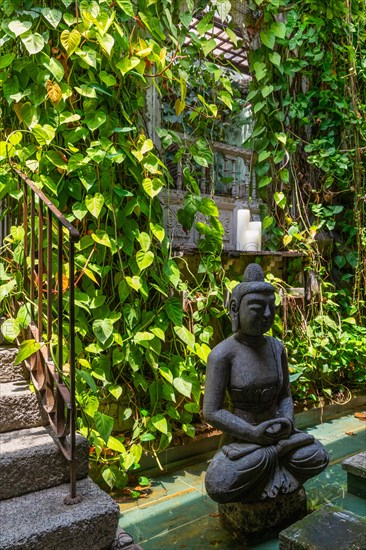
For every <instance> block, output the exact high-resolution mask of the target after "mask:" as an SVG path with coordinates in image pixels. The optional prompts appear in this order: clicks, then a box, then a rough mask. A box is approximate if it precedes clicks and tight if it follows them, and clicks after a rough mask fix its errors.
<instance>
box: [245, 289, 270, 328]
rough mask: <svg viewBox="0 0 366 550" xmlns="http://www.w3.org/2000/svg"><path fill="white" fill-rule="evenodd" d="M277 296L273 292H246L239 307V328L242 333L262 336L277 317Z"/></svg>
mask: <svg viewBox="0 0 366 550" xmlns="http://www.w3.org/2000/svg"><path fill="white" fill-rule="evenodd" d="M275 310H276V307H275V296H274V293H273V292H250V293H248V294H245V295H244V296H243V297H242V299H241V301H240V304H239V309H238V313H237V314H238V321H239V323H238V325H239V326H238V329H239V332H240V333H241V334H245V335H248V336H262V335H263V334H264V333H265V332H267V331H268V330H269V329H270V328H271V326H272V324H273V321H274V318H275Z"/></svg>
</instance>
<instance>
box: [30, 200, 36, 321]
mask: <svg viewBox="0 0 366 550" xmlns="http://www.w3.org/2000/svg"><path fill="white" fill-rule="evenodd" d="M35 218H36V216H35V205H34V193H33V191H32V190H31V223H30V240H31V245H30V256H31V257H30V272H31V273H30V299H31V317H32V321H34V269H35V255H36V231H35V227H34V226H35Z"/></svg>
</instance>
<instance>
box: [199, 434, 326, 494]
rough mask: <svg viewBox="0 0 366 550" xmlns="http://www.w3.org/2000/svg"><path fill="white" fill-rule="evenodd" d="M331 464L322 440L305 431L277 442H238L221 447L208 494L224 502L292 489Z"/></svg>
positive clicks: (210, 475) (212, 466)
mask: <svg viewBox="0 0 366 550" xmlns="http://www.w3.org/2000/svg"><path fill="white" fill-rule="evenodd" d="M327 464H328V455H327V452H326V450H325V449H324V447H323V446H322V444H321V443H320V442H319V441H316V440H314V439H313V438H310V437H309V436H307V434H304V433H303V432H299V433H295V434H293V435H292V436H291V437H290V438H288V439H286V440H281V441H279V442H278V443H276V444H275V445H269V446H266V447H261V446H259V445H255V444H248V443H240V442H234V443H230V444H229V445H225V446H224V447H222V449H220V450H219V451H218V453H217V454H216V455H215V457H214V458H213V460H212V462H211V464H210V465H209V467H208V469H207V473H206V490H207V493H208V495H209V496H210V497H211V498H212V499H213V500H215V501H216V502H219V503H221V504H225V503H228V502H239V501H242V502H250V501H258V500H265V499H267V498H275V497H276V496H277V495H279V494H284V493H291V492H292V491H295V490H296V489H297V488H298V487H299V486H301V485H302V484H303V483H304V482H305V481H306V480H307V479H310V478H311V477H314V476H316V475H318V474H319V473H320V472H322V471H323V470H324V468H325V467H326V466H327Z"/></svg>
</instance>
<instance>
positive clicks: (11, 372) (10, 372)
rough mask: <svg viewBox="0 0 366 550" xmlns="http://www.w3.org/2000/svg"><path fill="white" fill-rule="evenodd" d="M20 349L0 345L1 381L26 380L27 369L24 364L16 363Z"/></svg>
mask: <svg viewBox="0 0 366 550" xmlns="http://www.w3.org/2000/svg"><path fill="white" fill-rule="evenodd" d="M17 353H18V349H17V348H14V347H11V346H0V383H1V382H16V381H18V380H24V378H25V376H26V374H27V370H26V368H25V367H24V365H23V364H21V365H14V360H15V357H16V355H17Z"/></svg>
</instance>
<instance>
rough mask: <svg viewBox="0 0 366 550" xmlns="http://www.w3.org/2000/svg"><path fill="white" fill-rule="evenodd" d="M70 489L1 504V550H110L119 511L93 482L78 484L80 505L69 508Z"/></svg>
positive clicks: (61, 486) (61, 488)
mask: <svg viewBox="0 0 366 550" xmlns="http://www.w3.org/2000/svg"><path fill="white" fill-rule="evenodd" d="M68 489H69V487H68V485H60V486H58V487H53V488H51V489H45V490H43V491H38V492H36V493H30V494H28V495H24V496H22V497H17V498H14V499H10V500H4V501H1V502H0V518H1V529H0V548H1V550H101V549H104V548H110V547H111V545H112V543H113V541H114V539H115V536H116V531H117V525H118V517H119V507H118V505H117V504H116V503H115V502H114V501H113V499H112V498H111V497H109V496H108V495H107V494H106V493H105V492H104V491H102V490H101V489H100V488H99V487H98V486H97V485H96V484H95V483H93V482H92V481H91V480H90V479H89V478H86V479H83V480H81V481H79V482H78V483H77V493H78V494H79V495H81V496H82V497H83V500H82V501H81V502H80V503H79V504H75V505H72V506H67V505H65V504H64V497H65V496H66V495H67V494H68Z"/></svg>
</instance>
